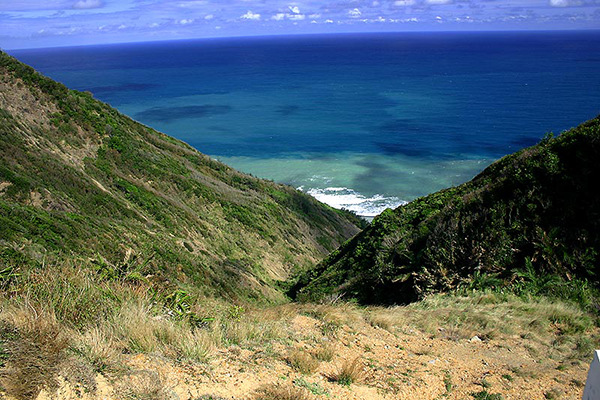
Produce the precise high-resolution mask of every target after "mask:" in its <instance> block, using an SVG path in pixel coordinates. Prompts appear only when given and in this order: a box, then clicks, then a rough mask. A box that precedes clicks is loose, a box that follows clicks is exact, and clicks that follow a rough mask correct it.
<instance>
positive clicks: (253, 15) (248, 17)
mask: <svg viewBox="0 0 600 400" xmlns="http://www.w3.org/2000/svg"><path fill="white" fill-rule="evenodd" d="M240 19H246V20H249V21H259V20H260V14H258V13H254V12H252V11H250V10H248V12H247V13H246V14H244V15H242V16H240Z"/></svg>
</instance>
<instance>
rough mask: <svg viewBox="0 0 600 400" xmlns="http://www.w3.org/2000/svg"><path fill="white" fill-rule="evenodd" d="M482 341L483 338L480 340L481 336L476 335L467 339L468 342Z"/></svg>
mask: <svg viewBox="0 0 600 400" xmlns="http://www.w3.org/2000/svg"><path fill="white" fill-rule="evenodd" d="M482 341H483V340H481V338H480V337H479V336H477V335H475V336H473V337H472V338H471V339H470V340H469V342H471V343H477V342H482Z"/></svg>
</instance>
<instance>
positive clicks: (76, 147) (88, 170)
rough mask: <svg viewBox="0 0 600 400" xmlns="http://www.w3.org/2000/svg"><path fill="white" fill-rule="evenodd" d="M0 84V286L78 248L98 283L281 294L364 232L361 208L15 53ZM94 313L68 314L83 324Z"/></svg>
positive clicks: (235, 296)
mask: <svg viewBox="0 0 600 400" xmlns="http://www.w3.org/2000/svg"><path fill="white" fill-rule="evenodd" d="M0 84H2V85H3V87H4V88H5V89H6V90H3V91H2V95H1V96H0V137H1V140H0V237H1V238H2V240H1V242H0V285H2V287H3V288H8V287H10V288H11V290H16V289H15V286H14V285H11V283H14V282H15V277H16V276H18V275H19V274H24V275H25V276H29V274H30V273H33V271H35V270H36V269H38V268H44V266H45V265H46V264H47V262H48V261H47V260H52V261H53V262H55V263H57V264H58V263H60V261H61V260H65V261H68V260H70V259H73V258H75V259H78V260H81V261H82V262H83V263H82V265H85V266H84V267H82V268H88V267H89V268H92V269H93V270H95V271H96V272H97V274H98V276H97V278H98V281H99V282H107V281H113V280H116V281H122V282H130V283H136V282H138V283H139V282H140V281H148V282H149V283H150V284H151V287H152V288H153V290H155V291H157V292H176V291H177V290H181V291H183V292H185V293H188V294H189V295H190V296H192V297H193V296H223V297H225V298H229V299H231V300H236V301H254V302H259V303H261V302H263V303H264V302H278V301H282V300H283V299H284V296H283V295H282V294H281V291H280V289H278V288H277V283H278V282H279V281H281V280H283V279H284V278H285V277H286V276H287V274H288V273H289V272H290V271H293V270H296V271H301V270H303V269H305V268H306V267H307V266H309V265H311V264H313V263H314V262H316V261H317V260H319V259H320V258H321V257H323V256H324V255H325V254H326V252H327V251H328V250H329V247H332V248H335V247H337V246H338V245H339V244H340V243H342V242H344V241H345V240H346V239H348V238H349V237H350V236H352V235H353V234H355V233H357V231H358V229H357V227H356V226H355V225H354V224H355V223H357V221H358V218H357V217H356V216H355V215H352V214H350V213H347V212H343V211H337V210H333V209H331V208H330V207H327V206H324V205H322V204H320V203H318V202H317V201H315V200H314V199H313V198H311V197H310V196H307V195H304V194H303V193H300V192H298V191H297V190H295V189H293V188H291V187H288V186H285V185H279V184H275V183H273V182H269V181H264V180H260V179H257V178H254V177H252V176H249V175H245V174H242V173H240V172H237V171H235V170H233V169H231V168H229V167H227V166H226V165H224V164H221V163H219V162H217V161H215V160H213V159H211V158H210V157H208V156H205V155H203V154H201V153H199V152H197V151H196V150H194V149H193V148H191V147H190V146H188V145H186V144H184V143H182V142H179V141H177V140H175V139H173V138H170V137H168V136H166V135H164V134H161V133H159V132H156V131H154V130H153V129H150V128H148V127H146V126H144V125H142V124H139V123H137V122H135V121H133V120H131V119H129V118H128V117H126V116H124V115H121V114H119V113H118V112H117V111H116V110H114V109H112V108H110V107H109V106H108V105H106V104H103V103H101V102H99V101H97V100H94V99H93V98H92V96H91V95H90V94H89V93H81V92H77V91H73V90H69V89H67V88H66V87H65V86H63V85H61V84H59V83H56V82H54V81H52V80H51V79H48V78H46V77H44V76H42V75H40V74H38V73H36V72H35V71H34V70H33V69H32V68H30V67H28V66H26V65H23V64H22V63H20V62H18V61H17V60H15V59H13V58H12V57H10V56H8V55H7V54H5V53H0ZM19 282H22V281H19ZM183 292H182V293H183ZM104 297H106V296H104V295H102V294H98V295H97V299H98V298H100V299H101V298H104ZM95 304H98V305H101V304H103V301H102V300H99V301H98V302H97V303H95ZM82 306H86V307H87V305H82ZM94 310H95V307H92V308H86V309H82V310H74V311H72V312H73V313H79V314H81V315H82V317H81V318H82V321H81V324H85V323H87V321H89V320H90V319H93V318H95V316H94V315H95V313H96V311H94ZM174 310H175V309H174ZM80 311H81V312H80ZM175 311H176V312H178V313H187V311H186V310H185V309H182V308H180V309H177V310H175ZM88 314H94V315H89V316H87V315H88ZM188 317H189V318H195V316H190V315H188ZM76 324H80V323H79V322H76Z"/></svg>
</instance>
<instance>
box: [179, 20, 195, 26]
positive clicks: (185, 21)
mask: <svg viewBox="0 0 600 400" xmlns="http://www.w3.org/2000/svg"><path fill="white" fill-rule="evenodd" d="M192 22H194V20H193V19H180V20H179V21H177V23H178V24H179V25H187V24H191V23H192Z"/></svg>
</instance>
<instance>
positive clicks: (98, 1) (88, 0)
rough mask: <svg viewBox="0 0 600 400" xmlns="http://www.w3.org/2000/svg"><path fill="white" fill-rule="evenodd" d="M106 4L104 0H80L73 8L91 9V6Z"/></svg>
mask: <svg viewBox="0 0 600 400" xmlns="http://www.w3.org/2000/svg"><path fill="white" fill-rule="evenodd" d="M103 5H104V3H103V2H102V0H79V1H78V2H77V3H75V4H73V8H75V9H77V10H89V9H91V8H100V7H102V6H103Z"/></svg>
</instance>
